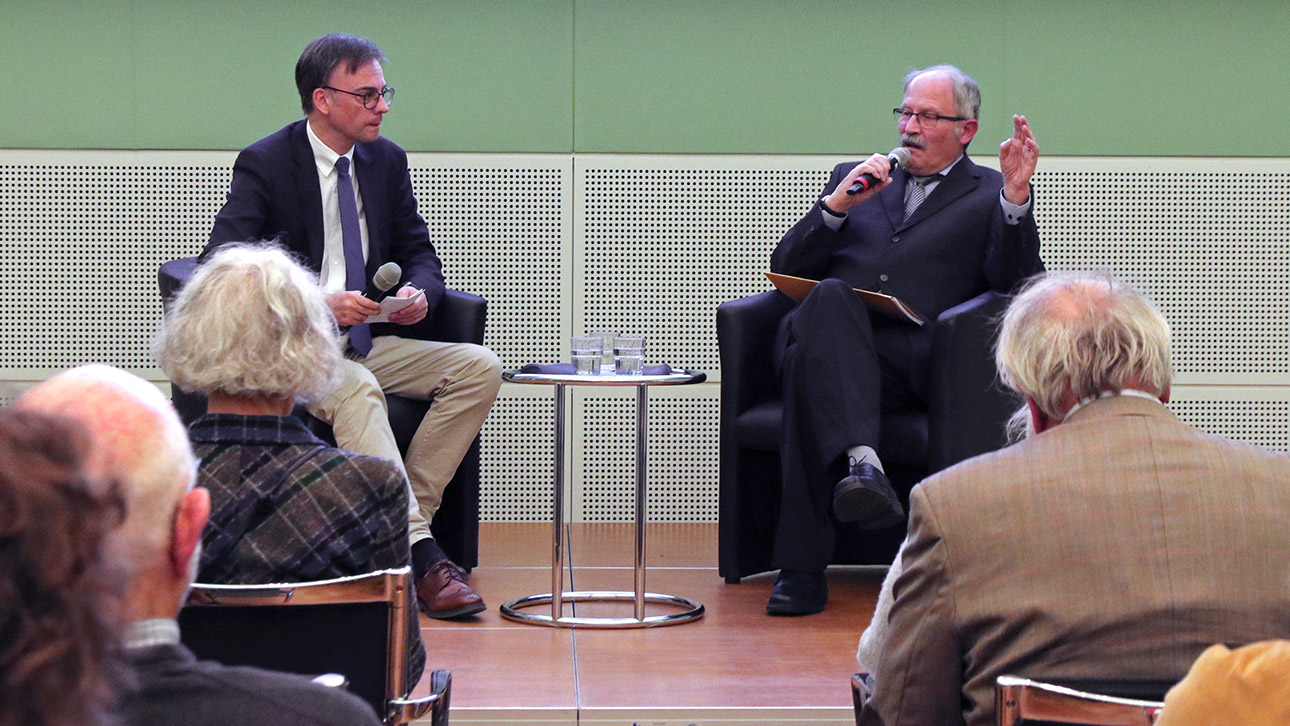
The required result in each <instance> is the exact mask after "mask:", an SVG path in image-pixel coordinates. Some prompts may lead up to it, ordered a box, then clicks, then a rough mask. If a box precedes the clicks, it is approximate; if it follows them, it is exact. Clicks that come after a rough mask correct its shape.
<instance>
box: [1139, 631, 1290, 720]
mask: <svg viewBox="0 0 1290 726" xmlns="http://www.w3.org/2000/svg"><path fill="white" fill-rule="evenodd" d="M1215 724H1223V725H1224V726H1264V724H1267V726H1272V725H1273V724H1275V725H1276V726H1286V725H1287V724H1290V640H1268V641H1264V642H1261V643H1253V644H1251V645H1247V646H1244V647H1242V648H1237V649H1236V650H1228V649H1227V648H1226V647H1224V646H1222V645H1213V646H1210V647H1209V648H1208V649H1206V650H1205V652H1204V653H1201V654H1200V657H1199V658H1197V659H1196V662H1195V663H1193V664H1192V667H1191V670H1190V671H1189V672H1188V673H1187V677H1186V678H1183V679H1182V680H1181V681H1179V682H1178V684H1177V685H1175V686H1174V687H1173V688H1171V689H1169V694H1168V695H1166V696H1165V710H1164V713H1162V714H1161V716H1160V720H1159V721H1158V722H1157V726H1214V725H1215Z"/></svg>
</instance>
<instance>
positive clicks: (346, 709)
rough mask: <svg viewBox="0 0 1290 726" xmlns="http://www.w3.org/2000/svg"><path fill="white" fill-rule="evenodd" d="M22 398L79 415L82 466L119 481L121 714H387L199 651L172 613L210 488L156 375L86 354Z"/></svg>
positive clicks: (195, 554) (253, 719) (302, 719)
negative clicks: (123, 624) (127, 667)
mask: <svg viewBox="0 0 1290 726" xmlns="http://www.w3.org/2000/svg"><path fill="white" fill-rule="evenodd" d="M15 406H16V407H17V408H18V409H20V410H34V411H44V412H47V413H57V414H61V415H64V416H66V417H68V418H71V419H73V420H75V421H78V422H80V423H81V424H82V425H84V426H85V427H86V428H87V429H88V430H89V431H90V433H91V436H92V439H93V444H92V450H91V452H90V456H89V457H88V462H87V467H86V468H87V471H88V472H89V473H90V474H91V475H92V476H95V477H97V478H101V479H104V480H115V481H117V482H119V483H120V485H121V487H122V488H123V494H124V498H125V502H126V512H125V519H124V522H123V523H122V524H121V526H120V527H119V528H118V529H117V530H116V531H114V532H113V533H112V534H111V536H110V539H109V547H110V548H111V550H112V552H113V553H114V554H116V555H117V556H118V557H119V559H120V560H121V561H122V562H123V563H124V564H125V567H126V569H127V571H126V573H125V575H124V577H125V580H126V581H125V582H124V583H123V590H124V591H125V593H126V597H125V605H124V607H125V614H126V619H127V622H129V623H130V625H129V629H128V631H127V633H126V640H125V652H126V657H127V659H128V660H129V662H130V664H131V665H132V666H133V669H134V672H135V675H136V677H137V684H136V686H135V687H134V688H133V689H131V690H129V691H128V692H127V693H125V694H124V695H123V698H122V705H121V708H122V715H123V717H124V721H125V722H126V723H129V724H132V726H153V725H154V724H155V725H156V726H162V725H163V724H165V725H167V726H168V725H169V724H176V723H183V724H185V725H186V726H207V725H208V724H209V725H210V726H217V725H218V726H223V725H224V724H243V725H250V726H256V725H258V724H265V725H266V726H268V725H269V724H277V725H279V726H280V725H281V724H300V725H301V726H304V725H305V724H336V725H337V726H340V725H341V724H346V725H348V724H378V723H380V722H379V721H378V720H377V718H376V714H374V713H373V712H372V710H371V708H370V707H369V706H368V705H367V704H366V703H364V702H363V701H362V700H361V699H359V698H358V697H357V696H354V695H352V694H349V693H346V692H343V691H338V690H335V689H331V688H326V687H324V686H319V685H315V684H313V683H310V682H309V680H308V679H305V678H302V677H299V676H293V675H287V674H282V673H274V672H271V671H264V670H260V669H255V668H240V667H238V668H232V667H225V666H221V665H219V664H216V663H210V662H204V661H197V660H196V659H195V658H194V657H193V654H192V653H191V652H190V651H189V650H188V649H186V648H185V647H184V646H183V645H181V644H180V642H179V626H178V624H177V623H176V622H175V616H176V615H177V614H178V612H179V610H180V608H181V607H182V606H183V604H184V601H185V598H186V596H187V592H188V587H189V585H190V584H191V583H192V581H193V575H194V573H195V572H196V567H197V562H198V559H199V553H200V550H201V536H202V529H203V527H204V526H205V525H206V519H207V516H208V515H209V512H210V499H209V497H208V495H207V492H206V490H204V489H201V488H199V487H194V486H193V482H194V469H195V466H194V464H195V462H194V460H193V455H192V450H191V449H190V448H189V444H188V437H187V436H186V435H185V433H184V427H183V424H181V423H180V421H179V416H178V415H177V414H176V413H175V412H174V410H173V409H172V408H171V407H170V402H169V401H167V400H166V398H165V396H163V395H162V393H161V391H160V390H158V389H157V388H156V386H153V385H152V384H150V383H148V382H147V381H144V380H143V379H141V378H138V377H136V376H134V375H131V374H129V373H126V372H125V371H122V370H118V369H116V368H111V367H109V366H104V365H90V366H84V367H81V368H75V369H72V370H70V371H65V372H63V373H60V374H58V375H56V376H54V377H52V378H50V379H49V380H47V381H45V382H43V383H40V384H39V385H37V386H35V387H34V388H32V389H31V390H30V391H28V392H26V393H25V394H23V395H22V397H20V398H19V399H18V401H17V403H16V404H15Z"/></svg>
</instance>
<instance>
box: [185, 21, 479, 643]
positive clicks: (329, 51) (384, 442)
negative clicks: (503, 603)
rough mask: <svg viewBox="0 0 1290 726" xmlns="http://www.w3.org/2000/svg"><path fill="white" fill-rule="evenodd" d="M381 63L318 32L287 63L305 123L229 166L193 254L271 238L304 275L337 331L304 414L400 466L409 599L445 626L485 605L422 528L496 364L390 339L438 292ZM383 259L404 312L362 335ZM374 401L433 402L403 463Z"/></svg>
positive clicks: (358, 42) (381, 406) (475, 354)
mask: <svg viewBox="0 0 1290 726" xmlns="http://www.w3.org/2000/svg"><path fill="white" fill-rule="evenodd" d="M384 61H385V54H384V53H382V52H381V49H380V48H378V47H377V46H376V45H375V44H374V43H372V42H371V41H370V40H368V39H366V38H360V37H355V36H348V35H327V36H323V37H321V38H318V39H316V40H314V41H313V42H311V43H309V45H308V46H306V47H305V49H304V52H303V53H301V55H300V59H299V60H298V61H297V63H296V87H297V89H298V91H299V92H300V101H301V105H302V107H303V109H304V112H305V118H304V119H302V120H300V121H296V122H294V123H291V124H289V125H287V126H286V127H284V128H282V129H281V130H279V131H277V132H275V133H274V134H272V135H270V136H268V137H266V138H264V139H261V140H260V141H257V142H255V143H254V144H252V145H251V146H249V147H247V148H246V149H244V150H243V151H242V152H241V154H239V155H238V158H237V162H236V163H235V164H234V167H233V180H232V183H231V184H230V187H229V193H228V200H227V201H226V202H225V204H224V207H223V208H222V209H221V210H220V211H219V214H218V215H216V218H215V225H214V228H213V229H212V230H211V236H210V242H209V244H208V245H207V246H206V249H205V251H204V252H203V253H202V255H203V257H205V256H207V255H209V254H210V253H211V252H212V251H213V250H215V249H216V248H218V247H219V246H220V245H222V244H226V243H230V242H245V241H255V240H277V242H278V243H279V244H280V245H282V246H283V247H285V248H286V249H288V250H290V251H291V252H292V253H294V254H295V256H296V257H297V258H299V260H300V261H301V262H302V264H305V265H306V266H307V267H309V268H311V269H312V270H314V271H315V272H317V273H318V278H319V284H320V285H321V286H322V288H323V291H324V292H325V293H326V294H327V301H328V305H329V306H330V307H331V310H332V314H333V315H334V316H335V318H336V322H337V324H338V325H340V326H341V327H342V328H347V329H348V331H347V335H348V349H347V356H346V357H347V360H346V361H345V364H344V365H345V379H344V383H342V385H341V386H340V388H339V389H338V390H337V391H336V392H335V393H333V394H332V395H330V396H328V397H327V398H326V399H325V400H323V401H321V402H319V403H317V404H314V405H312V406H311V407H310V412H311V413H313V414H314V415H316V416H318V417H319V418H321V419H323V420H324V421H328V422H330V423H331V424H332V427H333V430H334V432H335V435H336V442H337V444H338V445H339V446H340V447H341V448H344V449H348V450H350V451H354V452H357V453H361V454H369V455H374V456H381V457H384V458H386V459H390V460H392V461H395V462H397V463H399V464H400V465H401V466H405V471H406V473H407V475H408V479H409V484H410V497H411V506H410V507H409V519H410V522H409V533H410V538H411V542H412V565H413V569H414V572H415V574H416V577H417V597H418V599H419V600H420V603H421V607H422V609H423V610H424V611H425V612H426V613H427V614H428V615H430V616H431V617H436V618H453V617H460V616H464V615H470V614H474V613H477V612H480V611H482V610H484V609H485V605H484V602H483V600H482V599H481V598H480V597H479V595H478V594H476V593H475V592H474V590H472V589H471V588H470V586H469V585H468V584H467V583H466V575H465V573H464V572H463V571H462V570H461V569H460V568H459V567H457V565H455V564H454V563H452V562H450V561H449V560H448V559H447V557H446V555H445V554H444V553H443V551H442V550H441V549H440V548H439V546H438V545H437V544H436V543H435V541H434V539H433V538H432V537H431V535H430V528H429V522H430V520H431V519H432V518H433V517H434V514H435V511H436V510H437V509H438V507H439V504H440V502H441V500H442V495H443V490H444V488H445V487H446V486H447V485H448V482H449V481H451V480H452V476H453V474H454V472H455V471H456V469H457V465H458V464H459V463H460V462H461V459H462V457H463V456H464V455H465V453H466V451H467V449H468V448H469V447H470V445H471V443H472V442H473V441H474V438H475V435H476V434H477V433H478V432H479V430H480V427H481V426H483V422H484V419H485V418H486V417H487V415H488V411H489V409H490V408H491V407H492V405H493V401H494V400H495V399H496V398H497V391H498V389H499V387H500V386H501V362H500V361H499V360H498V358H497V356H496V354H494V353H493V352H492V351H490V350H488V349H487V348H484V347H482V346H478V345H473V344H469V343H441V342H431V341H423V340H416V339H412V338H405V337H402V336H400V335H398V331H399V329H398V327H397V326H400V325H411V324H413V323H416V322H418V321H420V320H422V319H423V318H425V317H426V316H428V315H430V314H432V313H433V311H434V306H435V304H436V303H437V302H438V301H439V300H440V298H442V296H443V294H444V281H443V273H442V268H441V266H440V263H439V258H438V255H437V254H436V253H435V249H434V246H433V245H432V244H431V242H430V234H429V230H428V229H427V228H426V223H425V220H424V219H423V218H422V217H421V215H420V214H419V213H418V212H417V202H416V199H415V198H414V197H413V195H412V179H411V176H410V175H409V173H408V157H407V154H406V153H405V152H404V151H403V149H401V148H399V147H398V146H397V145H396V144H394V143H393V142H391V141H388V140H386V139H383V138H381V137H380V134H381V121H382V119H383V118H384V116H385V114H386V113H387V112H389V110H390V102H391V101H392V100H393V99H394V89H393V88H390V87H389V86H387V85H386V84H385V75H384V73H383V71H382V69H381V64H382V63H383V62H384ZM388 262H394V263H397V265H398V266H399V267H400V268H401V270H402V276H401V278H400V280H399V283H401V284H398V287H397V289H396V291H394V292H393V293H392V294H394V295H397V296H398V297H406V298H413V299H414V300H415V301H414V302H413V303H411V304H409V305H408V306H407V307H404V308H403V309H401V310H399V311H398V312H395V313H393V314H391V315H390V317H389V322H390V323H392V324H393V325H391V326H378V327H372V326H369V325H368V324H367V322H366V321H367V319H368V318H369V317H370V316H371V315H373V314H375V313H377V312H379V311H380V306H379V305H378V304H377V303H376V302H375V301H373V300H372V299H371V298H370V297H366V296H364V294H363V293H364V291H365V290H369V288H370V289H375V288H373V285H372V277H373V273H375V272H376V271H377V270H378V269H379V268H381V267H382V266H383V265H385V264H386V263H388ZM384 393H397V394H399V395H403V396H408V397H412V398H422V399H426V398H433V404H432V405H431V407H430V411H429V412H428V413H427V414H426V416H425V419H424V420H423V421H422V423H421V425H420V427H419V428H418V429H417V432H416V435H415V437H414V438H413V441H412V443H411V445H410V446H409V447H408V456H407V460H406V463H405V462H404V461H403V460H402V458H401V457H400V456H399V449H398V445H397V443H396V442H395V439H394V434H393V433H392V432H391V430H390V426H389V421H388V419H387V414H386V408H385V397H384Z"/></svg>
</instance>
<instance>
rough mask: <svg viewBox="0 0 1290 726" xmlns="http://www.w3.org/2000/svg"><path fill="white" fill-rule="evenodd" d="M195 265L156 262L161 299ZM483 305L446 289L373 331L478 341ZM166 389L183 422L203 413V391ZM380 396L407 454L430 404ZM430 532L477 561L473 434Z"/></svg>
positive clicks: (325, 434) (303, 415)
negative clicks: (432, 303) (423, 311)
mask: <svg viewBox="0 0 1290 726" xmlns="http://www.w3.org/2000/svg"><path fill="white" fill-rule="evenodd" d="M196 266H197V258H196V257H184V258H181V259H177V260H170V261H169V262H166V263H164V264H162V265H161V269H160V270H159V271H158V272H157V282H158V285H159V286H160V288H161V299H162V301H163V302H165V303H168V302H169V301H170V300H171V299H172V298H174V296H175V294H176V293H178V292H179V288H181V287H183V285H184V283H186V282H188V279H189V278H190V277H192V274H193V270H194V269H195V268H196ZM487 309H488V303H487V301H485V300H484V298H482V297H479V296H478V295H471V294H470V293H466V292H461V291H459V290H448V291H447V292H446V293H445V294H444V296H443V299H442V300H440V301H439V305H438V306H437V307H436V308H435V311H434V314H433V315H432V316H428V317H427V318H425V319H424V320H422V321H421V322H419V323H417V324H415V325H406V326H391V327H386V326H377V327H376V328H375V329H374V330H373V333H374V334H376V335H385V334H389V333H392V332H397V333H398V334H399V335H402V336H404V337H408V338H417V339H420V340H439V341H444V342H450V343H477V344H481V345H482V344H483V342H484V320H485V317H486V315H487ZM171 391H172V393H171V400H172V401H173V403H174V405H175V408H176V409H177V410H178V411H179V416H180V418H181V419H183V421H184V423H185V424H189V423H192V421H193V420H195V419H196V418H197V417H198V416H201V415H202V414H204V413H206V397H205V396H204V395H202V394H200V393H195V392H189V391H184V390H182V389H180V388H179V387H178V386H172V387H171ZM385 399H386V404H387V407H388V408H389V414H390V428H391V429H393V431H394V438H395V441H397V442H398V445H399V452H400V453H402V454H403V455H405V456H406V455H407V451H408V444H409V443H411V441H412V436H413V434H415V433H416V430H417V426H419V425H420V424H421V419H422V418H424V417H425V414H426V411H428V410H429V409H430V402H429V401H421V400H417V399H414V398H405V397H403V396H395V395H387V396H386V397H385ZM292 413H293V415H295V416H297V417H299V418H300V419H301V420H303V421H304V422H305V423H306V425H308V426H309V428H310V429H311V430H313V432H314V433H315V434H317V435H318V437H319V438H321V439H323V440H324V441H327V442H328V443H330V444H332V445H335V443H336V439H335V437H334V436H333V435H332V431H331V426H330V425H328V424H327V423H325V422H323V421H320V420H319V419H317V418H315V417H313V416H311V415H309V412H308V411H306V410H305V408H304V407H303V406H297V407H296V409H295V411H293V412H292ZM430 531H431V532H432V533H433V534H434V537H435V540H436V541H437V542H438V543H439V546H440V547H442V548H443V550H444V552H446V553H447V555H448V557H449V558H450V559H452V561H453V562H455V563H457V564H458V565H460V566H462V567H464V568H466V569H467V570H470V569H472V568H473V567H475V565H477V564H479V437H478V436H476V437H475V441H474V443H473V444H471V446H470V449H469V450H468V451H467V452H466V455H465V457H463V458H462V460H461V464H460V465H458V467H457V473H456V475H454V476H453V479H452V482H451V483H450V484H449V485H448V488H447V489H446V490H444V493H443V503H442V504H441V505H440V506H439V513H438V514H437V515H436V516H435V518H434V521H433V522H431V523H430Z"/></svg>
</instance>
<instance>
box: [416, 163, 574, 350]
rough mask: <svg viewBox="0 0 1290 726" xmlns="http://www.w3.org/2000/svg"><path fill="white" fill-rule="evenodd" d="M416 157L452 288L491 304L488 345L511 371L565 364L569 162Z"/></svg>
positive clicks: (422, 198)
mask: <svg viewBox="0 0 1290 726" xmlns="http://www.w3.org/2000/svg"><path fill="white" fill-rule="evenodd" d="M408 159H409V164H410V165H411V173H412V186H413V190H414V193H415V194H416V197H417V201H418V202H419V205H420V211H421V214H422V216H423V217H425V219H426V223H427V224H428V225H429V227H430V238H431V239H432V240H434V242H435V246H436V248H437V249H438V252H439V257H440V259H442V260H443V264H444V277H445V278H446V280H447V282H448V286H449V287H453V288H456V289H459V290H465V291H467V292H470V293H474V294H476V295H481V296H483V297H484V298H485V299H487V300H488V326H487V328H486V330H485V336H484V343H485V345H487V346H488V347H489V348H492V349H493V350H494V351H496V352H497V354H498V355H499V356H501V358H502V364H503V366H505V367H507V368H518V367H520V366H522V365H524V364H525V363H532V362H535V361H554V360H559V358H560V355H561V352H562V350H563V343H562V341H564V340H565V339H566V338H567V336H568V335H569V334H568V332H566V331H567V330H568V328H567V327H566V324H565V321H566V320H567V317H566V312H567V310H568V299H569V280H570V276H569V274H568V269H569V256H568V249H569V238H570V236H571V221H570V220H571V212H572V206H571V205H570V204H569V196H570V194H571V191H570V188H569V176H570V174H569V172H570V168H571V164H570V160H569V159H568V157H553V156H542V155H536V156H518V157H517V156H511V157H504V156H476V155H441V154H411V155H409V157H408Z"/></svg>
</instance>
